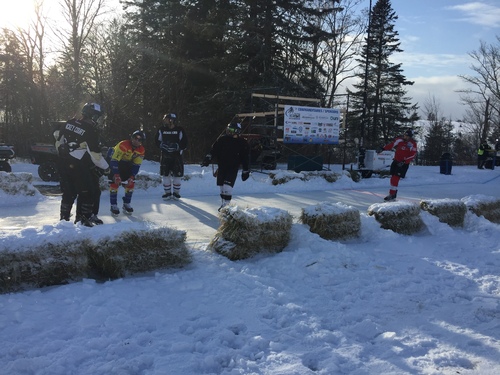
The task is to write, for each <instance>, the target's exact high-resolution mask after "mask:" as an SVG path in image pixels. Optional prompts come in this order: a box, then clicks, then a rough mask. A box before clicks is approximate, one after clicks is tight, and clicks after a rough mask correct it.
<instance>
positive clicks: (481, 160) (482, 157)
mask: <svg viewBox="0 0 500 375" xmlns="http://www.w3.org/2000/svg"><path fill="white" fill-rule="evenodd" d="M489 151H490V145H489V144H488V142H486V141H485V140H483V141H481V144H480V145H479V149H478V150H477V168H478V169H484V165H485V164H486V160H487V159H488V153H489Z"/></svg>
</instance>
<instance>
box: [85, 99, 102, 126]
mask: <svg viewBox="0 0 500 375" xmlns="http://www.w3.org/2000/svg"><path fill="white" fill-rule="evenodd" d="M103 114H104V111H103V110H102V107H101V106H100V105H99V104H97V103H86V104H85V105H84V106H83V108H82V116H83V117H84V118H89V119H92V120H93V121H94V122H97V121H98V119H99V117H101V116H102V115H103Z"/></svg>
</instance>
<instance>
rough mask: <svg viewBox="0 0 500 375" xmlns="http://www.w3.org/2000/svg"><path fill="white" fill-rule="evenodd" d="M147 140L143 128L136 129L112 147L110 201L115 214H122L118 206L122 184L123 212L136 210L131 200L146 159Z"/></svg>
mask: <svg viewBox="0 0 500 375" xmlns="http://www.w3.org/2000/svg"><path fill="white" fill-rule="evenodd" d="M145 140H146V134H144V132H143V131H141V130H136V131H135V132H133V133H132V135H131V137H130V139H127V140H124V141H121V142H119V143H118V144H117V145H116V146H115V147H113V148H111V149H110V155H109V157H110V162H109V165H110V168H111V172H110V174H109V201H110V204H111V214H112V215H113V216H117V215H118V214H120V209H119V208H118V189H119V188H120V185H123V187H124V188H125V195H124V196H123V197H122V200H123V213H125V214H126V215H131V214H132V212H134V209H133V208H132V206H131V205H130V202H131V200H132V194H133V193H134V185H135V176H136V175H137V173H138V172H139V169H140V168H141V164H142V161H143V160H144V153H145V149H144V146H143V143H144V141H145Z"/></svg>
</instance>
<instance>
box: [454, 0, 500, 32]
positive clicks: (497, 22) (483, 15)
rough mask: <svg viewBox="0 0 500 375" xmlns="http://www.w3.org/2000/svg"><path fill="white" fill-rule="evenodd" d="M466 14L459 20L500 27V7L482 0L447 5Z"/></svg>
mask: <svg viewBox="0 0 500 375" xmlns="http://www.w3.org/2000/svg"><path fill="white" fill-rule="evenodd" d="M447 9H450V10H456V11H458V12H461V13H463V14H464V17H462V18H459V19H458V20H459V21H465V22H469V23H472V24H476V25H481V26H486V27H500V7H498V6H494V5H489V4H486V3H482V2H478V1H476V2H471V3H465V4H461V5H454V6H450V7H447Z"/></svg>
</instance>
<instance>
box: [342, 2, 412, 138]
mask: <svg viewBox="0 0 500 375" xmlns="http://www.w3.org/2000/svg"><path fill="white" fill-rule="evenodd" d="M370 17H371V19H370V23H369V27H368V33H367V38H366V42H365V45H364V47H363V51H362V55H361V59H359V60H358V62H359V63H360V66H363V70H362V71H360V73H359V74H358V78H359V81H360V82H359V83H357V84H356V85H354V88H355V90H353V92H350V94H351V100H352V108H353V111H352V112H351V113H350V116H349V118H350V119H351V121H352V123H351V124H350V126H351V132H352V133H351V136H352V137H353V138H354V137H358V138H360V139H361V140H362V146H364V147H368V146H375V145H378V144H380V143H381V141H382V140H383V142H387V141H388V140H389V139H391V138H393V137H394V136H397V135H399V134H401V132H402V130H403V129H404V128H407V127H409V124H411V122H412V121H415V120H417V119H418V117H417V115H416V113H415V111H416V110H417V108H418V107H417V106H416V105H412V104H411V102H410V100H411V98H409V97H407V92H406V91H405V90H404V86H407V85H412V84H413V82H411V81H408V80H407V79H406V78H405V76H404V75H403V73H402V72H403V70H402V68H401V65H402V64H394V63H392V62H391V61H390V58H391V56H392V55H393V54H395V53H397V52H402V49H401V48H400V42H399V39H398V32H397V31H396V30H395V28H394V26H395V21H396V20H397V18H398V17H397V15H396V13H395V12H394V11H393V10H392V7H391V2H390V0H378V1H377V3H376V4H375V6H374V8H373V10H372V12H371V15H370Z"/></svg>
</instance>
